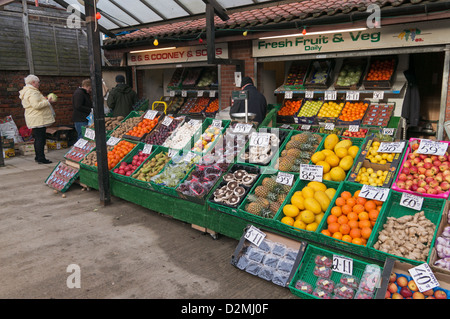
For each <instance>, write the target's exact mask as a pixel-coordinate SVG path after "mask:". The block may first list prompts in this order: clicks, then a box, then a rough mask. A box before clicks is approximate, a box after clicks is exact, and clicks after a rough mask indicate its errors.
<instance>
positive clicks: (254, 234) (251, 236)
mask: <svg viewBox="0 0 450 319" xmlns="http://www.w3.org/2000/svg"><path fill="white" fill-rule="evenodd" d="M244 238H245V239H247V240H248V241H249V242H251V243H252V244H254V245H255V246H257V247H259V245H261V243H262V241H263V240H264V238H266V234H264V233H263V232H262V231H261V230H259V229H258V228H256V227H255V226H253V225H251V226H250V227H249V228H248V229H247V231H246V232H245V235H244Z"/></svg>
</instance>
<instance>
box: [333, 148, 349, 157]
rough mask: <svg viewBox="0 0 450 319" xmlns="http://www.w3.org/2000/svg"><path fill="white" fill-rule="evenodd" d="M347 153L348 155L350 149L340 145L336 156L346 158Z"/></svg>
mask: <svg viewBox="0 0 450 319" xmlns="http://www.w3.org/2000/svg"><path fill="white" fill-rule="evenodd" d="M347 155H348V151H347V149H346V148H344V147H340V148H338V149H337V150H336V156H337V157H339V158H344V157H345V156H347Z"/></svg>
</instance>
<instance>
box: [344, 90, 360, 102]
mask: <svg viewBox="0 0 450 319" xmlns="http://www.w3.org/2000/svg"><path fill="white" fill-rule="evenodd" d="M345 99H346V100H349V101H357V100H359V92H358V91H347V93H346V94H345Z"/></svg>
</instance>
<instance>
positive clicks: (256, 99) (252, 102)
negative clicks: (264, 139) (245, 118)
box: [230, 76, 267, 124]
mask: <svg viewBox="0 0 450 319" xmlns="http://www.w3.org/2000/svg"><path fill="white" fill-rule="evenodd" d="M241 90H246V91H248V101H247V103H248V112H249V113H255V114H256V117H255V119H254V121H255V122H258V123H259V124H261V122H262V121H263V120H264V118H265V117H266V113H267V101H266V98H265V97H264V95H262V94H261V93H260V92H259V91H258V90H257V89H256V87H255V85H254V84H253V80H252V79H251V78H250V77H248V76H246V77H244V78H242V82H241ZM244 112H245V101H244V100H236V101H234V103H233V106H232V107H231V109H230V115H231V114H233V113H244Z"/></svg>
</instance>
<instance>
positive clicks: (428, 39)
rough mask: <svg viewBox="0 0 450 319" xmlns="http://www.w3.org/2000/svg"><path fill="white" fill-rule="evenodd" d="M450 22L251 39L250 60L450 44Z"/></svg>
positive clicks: (418, 23) (442, 21)
mask: <svg viewBox="0 0 450 319" xmlns="http://www.w3.org/2000/svg"><path fill="white" fill-rule="evenodd" d="M449 29H450V20H448V19H446V20H441V21H433V22H417V23H409V24H398V25H388V26H382V27H381V28H372V29H366V30H360V31H351V32H338V33H326V34H325V33H324V34H314V35H309V36H308V34H306V35H304V36H303V35H301V36H293V37H285V38H272V39H256V40H253V57H267V56H283V55H298V54H310V53H312V54H321V53H324V52H338V51H356V50H358V51H361V50H372V49H383V48H400V47H416V46H426V45H442V44H447V43H450V37H449V36H448V30H449Z"/></svg>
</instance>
